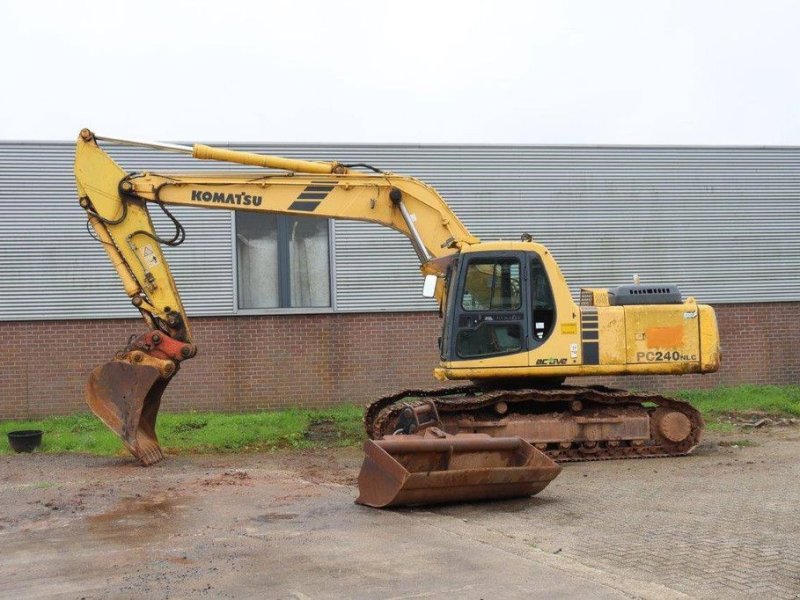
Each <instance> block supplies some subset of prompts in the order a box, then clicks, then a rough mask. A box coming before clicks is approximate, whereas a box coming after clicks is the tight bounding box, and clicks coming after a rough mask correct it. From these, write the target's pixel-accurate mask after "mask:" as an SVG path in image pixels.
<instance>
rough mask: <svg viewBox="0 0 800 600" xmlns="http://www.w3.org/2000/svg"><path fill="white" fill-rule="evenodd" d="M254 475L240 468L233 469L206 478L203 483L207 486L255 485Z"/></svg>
mask: <svg viewBox="0 0 800 600" xmlns="http://www.w3.org/2000/svg"><path fill="white" fill-rule="evenodd" d="M251 480H252V477H250V474H249V473H248V472H247V471H242V470H240V469H233V470H231V471H225V472H224V473H221V474H219V475H215V476H214V477H210V478H208V479H204V480H203V482H202V483H201V485H205V486H212V487H213V486H218V485H253V482H252V481H251Z"/></svg>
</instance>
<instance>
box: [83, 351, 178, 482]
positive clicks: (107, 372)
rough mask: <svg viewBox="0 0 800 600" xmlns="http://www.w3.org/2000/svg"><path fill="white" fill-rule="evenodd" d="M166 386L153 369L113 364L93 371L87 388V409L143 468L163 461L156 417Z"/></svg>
mask: <svg viewBox="0 0 800 600" xmlns="http://www.w3.org/2000/svg"><path fill="white" fill-rule="evenodd" d="M168 383H169V378H164V377H162V375H161V372H160V371H159V370H158V369H157V368H155V367H153V366H149V365H136V364H131V363H129V362H126V361H122V360H114V361H111V362H107V363H106V364H104V365H101V366H99V367H97V368H96V369H95V370H94V371H92V373H91V375H90V376H89V381H88V383H87V384H86V402H87V403H88V404H89V408H91V409H92V412H93V413H94V414H95V415H97V417H98V418H99V419H100V420H101V421H103V423H105V424H106V425H107V426H108V428H109V429H111V431H113V432H114V433H115V434H117V435H118V436H119V437H120V439H122V441H123V443H124V444H125V447H127V448H128V450H130V452H131V454H133V455H134V456H135V457H136V458H138V459H139V461H140V462H141V463H142V464H143V465H145V466H147V465H152V464H154V463H157V462H159V461H160V460H162V459H163V458H164V454H163V453H162V452H161V447H160V446H159V444H158V438H157V437H156V416H157V415H158V409H159V407H160V405H161V395H162V394H163V393H164V389H165V388H166V387H167V384H168Z"/></svg>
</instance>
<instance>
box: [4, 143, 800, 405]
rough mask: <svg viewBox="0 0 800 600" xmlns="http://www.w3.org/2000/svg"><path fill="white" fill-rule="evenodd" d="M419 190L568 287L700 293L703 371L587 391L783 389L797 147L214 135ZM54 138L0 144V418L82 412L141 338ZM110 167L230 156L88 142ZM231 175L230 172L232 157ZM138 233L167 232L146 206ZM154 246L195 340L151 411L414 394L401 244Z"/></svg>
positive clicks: (790, 323) (334, 237) (314, 228)
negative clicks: (93, 384)
mask: <svg viewBox="0 0 800 600" xmlns="http://www.w3.org/2000/svg"><path fill="white" fill-rule="evenodd" d="M213 145H217V146H226V147H231V148H236V149H242V150H247V151H251V152H261V153H266V154H276V155H283V156H289V157H296V158H305V159H314V160H337V161H340V162H343V163H369V164H371V165H374V166H375V167H379V168H381V169H383V170H387V171H394V172H398V173H404V174H409V175H413V176H415V177H417V178H420V179H422V180H424V181H425V182H427V183H429V184H431V185H433V186H434V187H436V188H437V190H438V191H439V192H440V193H441V195H442V196H443V197H444V198H445V199H446V200H447V202H448V203H449V204H450V205H451V207H452V208H453V210H454V211H455V212H456V213H457V214H458V216H459V217H460V218H461V220H462V221H463V222H464V223H465V224H466V225H467V227H468V228H469V229H470V230H471V231H472V232H473V233H474V234H475V235H476V236H478V237H480V238H481V239H482V240H491V239H519V237H520V235H521V234H523V233H528V234H530V235H532V236H533V238H534V239H535V240H537V241H540V242H542V243H544V244H545V245H547V246H548V247H549V248H550V250H551V252H552V253H553V255H554V256H555V258H556V260H557V261H558V262H559V264H560V266H561V269H562V271H563V273H564V275H565V277H566V279H567V281H568V282H569V283H570V286H571V288H572V290H573V293H574V294H575V297H576V298H577V297H578V294H579V291H580V288H582V287H604V286H616V285H620V284H624V283H630V282H631V281H632V278H633V276H634V275H638V276H639V278H640V279H641V281H642V282H643V283H650V284H655V283H670V284H677V285H678V287H679V288H680V289H681V291H682V292H683V294H684V296H694V297H696V298H697V299H698V301H701V302H704V303H710V304H713V305H714V307H715V308H716V310H717V315H718V319H719V325H720V334H721V338H722V352H723V354H722V361H723V367H722V369H721V370H720V372H719V373H716V374H713V375H706V376H683V377H660V378H653V377H637V378H634V377H631V378H627V379H625V380H624V381H621V380H607V381H605V383H609V384H613V385H620V386H625V387H632V388H639V389H644V388H646V389H681V388H684V389H685V388H689V387H698V386H700V387H711V386H715V385H727V384H739V383H758V384H765V383H783V384H785V383H795V382H797V374H796V372H797V367H798V362H800V361H798V358H797V351H796V349H797V347H798V346H799V345H800V323H798V321H799V319H798V309H800V305H799V304H798V301H800V277H798V271H799V268H800V242H798V239H797V236H796V235H795V232H796V231H797V230H798V228H799V226H800V203H799V202H798V198H800V148H796V147H664V146H659V147H645V146H631V147H623V146H506V145H469V146H463V145H344V144H325V145H323V144H303V145H300V144H228V143H221V144H220V143H216V144H213ZM73 148H74V146H73V144H72V143H69V142H0V278H2V292H0V336H1V339H2V340H4V342H5V344H4V347H5V353H4V360H3V361H0V419H8V418H25V417H33V416H41V415H50V414H66V413H71V412H75V411H79V410H84V404H83V386H84V384H85V381H86V377H87V375H88V373H89V372H90V371H91V369H92V368H93V367H94V366H96V365H97V364H100V363H102V362H105V361H106V360H108V359H110V358H111V357H112V356H113V354H114V352H115V351H116V350H118V349H120V348H122V347H123V346H124V345H125V343H126V341H127V339H128V337H129V336H130V335H131V334H134V333H140V332H143V331H144V330H145V326H144V324H143V323H142V322H141V319H139V318H138V312H137V311H136V310H135V309H134V308H133V307H132V306H131V305H130V304H129V302H128V298H127V297H126V295H125V294H124V293H123V290H122V286H121V284H120V282H119V281H118V278H117V276H116V274H115V273H114V271H113V269H112V267H111V265H110V264H109V262H108V259H107V257H106V255H105V253H104V252H103V249H102V247H101V245H100V244H99V243H98V242H96V241H95V240H93V239H91V237H90V236H89V234H88V232H87V229H86V218H85V213H84V211H83V210H82V209H81V208H80V207H79V206H78V203H77V195H76V192H75V184H74V178H73V175H72V161H73ZM104 148H106V149H107V150H108V151H109V153H110V154H111V155H112V156H113V157H114V158H115V160H117V161H118V162H119V163H120V164H121V165H122V166H123V167H124V168H125V169H126V170H128V171H137V172H141V171H147V170H152V171H159V172H169V171H199V170H220V169H239V168H240V167H237V166H235V165H222V164H219V165H217V164H209V163H204V162H200V161H193V160H192V159H189V158H187V157H184V156H181V155H174V154H168V153H163V152H155V151H151V150H146V149H142V148H130V147H122V146H117V147H114V146H109V145H104ZM242 168H243V167H242ZM151 212H152V213H153V215H154V220H155V222H156V224H157V226H158V228H159V229H160V230H162V231H164V233H169V232H170V231H171V227H172V224H171V223H170V221H169V220H168V219H167V218H165V217H164V216H163V215H162V214H161V213H160V211H158V210H157V208H156V207H153V209H152V210H151ZM172 212H173V213H174V215H175V216H176V217H177V218H178V219H179V220H180V222H181V223H182V224H183V225H184V227H185V228H186V231H187V239H186V242H185V243H184V244H183V245H182V246H180V247H178V248H166V253H167V257H168V260H169V262H170V265H171V267H172V270H173V273H174V275H175V279H176V281H177V283H178V286H179V289H180V291H181V294H182V296H183V299H184V302H185V305H186V308H187V311H188V313H189V315H190V317H193V320H192V328H193V331H194V334H195V338H196V341H197V344H198V346H199V354H198V356H197V357H196V358H195V359H193V360H191V361H189V362H187V363H186V364H185V366H184V367H183V370H184V371H186V373H180V374H178V375H177V376H176V378H175V380H174V382H173V383H172V384H171V385H170V387H169V389H168V391H167V392H166V394H165V398H164V404H163V406H164V409H165V410H189V409H194V410H207V409H214V410H258V409H270V408H286V407H291V406H299V407H320V406H325V405H334V404H340V403H364V402H366V401H368V400H370V399H372V398H375V397H377V396H380V395H383V394H385V393H389V392H393V391H397V390H400V389H402V388H408V387H417V388H419V387H426V386H432V385H435V384H436V382H435V380H434V379H433V376H432V369H433V367H434V365H435V364H436V363H437V361H438V350H437V337H438V336H439V329H440V327H441V324H440V321H439V318H438V315H437V312H436V306H435V304H434V303H433V302H432V301H431V300H428V299H425V298H423V297H422V294H421V289H422V278H421V276H420V274H419V271H418V268H417V265H418V263H417V258H416V255H415V254H414V252H413V250H412V248H411V245H410V244H409V243H408V240H407V239H406V238H405V237H403V236H402V235H400V234H399V233H397V232H394V231H391V230H388V229H385V228H382V227H380V226H377V225H372V224H366V223H357V222H349V221H335V222H333V221H331V222H329V221H325V220H313V219H311V218H307V219H295V218H291V217H286V216H275V215H255V214H244V213H234V212H227V211H220V210H214V211H212V210H203V209H201V208H195V209H189V208H175V209H173V210H172Z"/></svg>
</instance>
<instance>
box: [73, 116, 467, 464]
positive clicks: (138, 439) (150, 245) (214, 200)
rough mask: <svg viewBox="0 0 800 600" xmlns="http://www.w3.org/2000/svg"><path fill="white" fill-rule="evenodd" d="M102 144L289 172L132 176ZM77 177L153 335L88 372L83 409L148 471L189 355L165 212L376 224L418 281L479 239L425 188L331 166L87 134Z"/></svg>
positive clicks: (176, 239) (175, 240)
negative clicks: (163, 409)
mask: <svg viewBox="0 0 800 600" xmlns="http://www.w3.org/2000/svg"><path fill="white" fill-rule="evenodd" d="M98 139H99V140H107V141H110V142H118V143H127V144H134V145H143V146H151V147H155V148H159V149H162V150H166V151H174V152H183V153H186V154H191V155H192V156H193V157H195V158H198V159H206V160H219V161H226V162H234V163H239V164H244V165H248V166H257V167H269V168H273V169H284V170H286V172H275V171H273V172H267V173H263V174H262V173H253V172H239V173H236V172H228V173H221V174H219V173H208V174H203V173H192V174H160V173H150V172H145V173H128V172H126V171H125V170H124V169H122V168H121V167H120V166H119V165H117V164H116V163H115V162H114V160H113V159H112V158H111V157H110V156H109V155H108V154H107V153H106V152H104V151H103V150H102V149H101V148H100V147H99V146H98V144H97V141H98ZM75 176H76V180H77V187H78V194H79V199H80V204H81V206H82V207H83V208H84V210H86V212H87V216H88V221H89V225H90V226H91V228H92V230H93V231H94V234H95V236H96V237H97V239H98V240H99V241H100V242H101V243H102V245H103V247H104V248H105V250H106V252H107V254H108V256H109V258H110V260H111V262H112V264H113V265H114V268H115V269H116V272H117V274H118V275H119V277H120V280H121V281H122V284H123V287H124V289H125V293H126V294H127V295H128V297H129V298H130V299H131V302H132V303H133V305H134V306H135V307H136V308H138V309H139V311H140V312H141V314H142V317H143V318H144V320H145V322H146V323H147V325H148V327H149V331H148V332H147V333H145V334H144V335H142V336H139V337H138V338H136V339H134V340H132V341H130V342H129V343H128V345H127V346H126V347H125V349H123V350H122V351H120V352H119V353H117V355H116V357H115V359H114V360H113V361H111V362H109V363H106V364H105V365H102V366H100V367H98V368H97V369H95V370H94V371H93V372H92V375H91V376H90V379H89V383H88V385H87V392H86V395H87V401H88V403H89V405H90V407H91V408H92V410H93V411H94V413H95V414H96V415H97V416H98V417H100V418H101V419H102V420H103V421H104V422H105V423H106V425H108V426H109V427H110V428H111V429H112V430H113V431H114V432H115V433H117V435H119V436H120V438H122V440H123V442H124V443H125V445H126V446H127V447H128V449H129V450H130V451H131V452H132V453H133V454H134V455H135V456H136V457H137V458H139V460H140V461H141V462H142V463H144V464H152V463H155V462H158V461H159V460H161V459H162V458H163V455H162V452H161V449H160V447H159V444H158V440H157V437H156V434H155V421H156V415H157V413H158V408H159V405H160V401H161V395H162V394H163V391H164V389H165V388H166V385H167V383H168V382H169V381H170V380H171V378H172V377H174V375H175V373H177V371H178V369H179V366H180V363H181V362H182V361H184V360H186V359H188V358H191V357H193V356H194V355H195V353H196V351H197V349H196V347H195V346H194V344H193V341H192V335H191V330H190V327H189V320H188V318H187V315H186V312H185V310H184V308H183V304H182V302H181V299H180V295H179V293H178V289H177V287H176V285H175V281H174V279H173V277H172V274H171V273H170V269H169V266H168V264H167V261H166V259H165V257H164V254H163V251H162V245H165V244H166V245H178V244H180V243H181V242H182V241H183V237H184V232H183V228H182V227H181V225H180V223H179V222H178V221H177V219H175V218H174V217H172V215H171V213H170V212H169V209H168V208H167V207H168V206H196V207H199V208H207V209H218V210H237V211H248V212H262V213H278V214H285V215H297V216H310V217H320V218H331V219H349V220H358V221H368V222H372V223H378V224H381V225H384V226H386V227H389V228H392V229H395V230H397V231H399V232H401V233H403V234H404V235H406V236H407V237H408V238H409V240H410V241H411V243H412V245H413V247H414V250H415V251H416V253H417V256H418V257H419V259H420V265H421V270H422V272H423V273H425V274H429V275H441V274H442V273H443V271H444V269H445V268H446V264H447V263H448V262H449V260H450V259H451V258H452V257H454V256H455V255H456V254H457V253H458V252H459V251H460V249H462V248H463V247H464V246H465V245H470V244H475V243H477V242H478V241H479V240H478V239H477V238H475V237H473V236H472V235H471V234H470V233H469V231H468V230H467V229H466V227H465V226H464V225H463V224H462V223H461V222H460V221H459V219H458V218H457V217H456V215H455V214H454V213H453V212H452V211H451V210H450V208H449V207H448V206H447V204H446V203H445V201H444V200H443V199H442V198H441V196H439V194H438V193H437V192H436V191H435V190H434V189H433V188H431V187H430V186H427V185H425V184H424V183H422V182H421V181H418V180H416V179H413V178H411V177H405V176H399V175H394V174H391V173H382V172H375V173H368V174H365V173H363V172H358V171H353V170H352V169H351V168H350V167H347V166H344V165H341V164H339V163H323V162H311V161H301V160H293V159H286V158H280V157H273V156H264V155H259V154H252V153H247V152H237V151H234V150H227V149H218V148H212V147H209V146H204V145H201V144H196V145H195V146H193V147H186V146H176V145H171V144H152V143H144V142H132V141H128V140H119V139H115V138H101V137H99V136H95V135H94V134H93V133H92V132H90V131H89V130H86V129H84V130H83V131H81V134H80V136H79V138H78V141H77V147H76V155H75ZM148 204H156V205H158V206H159V207H160V208H161V209H162V210H164V211H165V213H166V214H167V215H168V216H170V217H171V218H172V220H173V223H174V224H175V234H174V235H173V236H172V237H171V238H162V237H160V236H159V234H158V233H157V232H156V230H155V228H154V226H153V222H152V220H151V218H150V213H149V212H148ZM442 288H443V285H442V280H441V279H439V284H438V285H437V291H436V295H437V297H438V298H439V300H440V301H441V296H442Z"/></svg>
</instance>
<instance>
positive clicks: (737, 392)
mask: <svg viewBox="0 0 800 600" xmlns="http://www.w3.org/2000/svg"><path fill="white" fill-rule="evenodd" d="M676 395H677V396H678V397H680V398H684V399H686V400H688V401H689V402H691V403H692V405H693V406H694V407H695V408H697V409H698V410H699V411H700V412H702V413H703V416H704V417H706V418H708V419H710V420H716V419H718V418H720V417H723V416H730V415H737V416H747V415H753V414H760V415H765V416H772V417H794V418H797V417H800V386H797V385H784V386H777V385H740V386H736V387H720V388H715V389H712V390H692V391H687V392H680V393H679V394H676Z"/></svg>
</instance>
